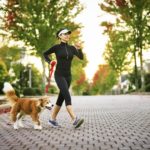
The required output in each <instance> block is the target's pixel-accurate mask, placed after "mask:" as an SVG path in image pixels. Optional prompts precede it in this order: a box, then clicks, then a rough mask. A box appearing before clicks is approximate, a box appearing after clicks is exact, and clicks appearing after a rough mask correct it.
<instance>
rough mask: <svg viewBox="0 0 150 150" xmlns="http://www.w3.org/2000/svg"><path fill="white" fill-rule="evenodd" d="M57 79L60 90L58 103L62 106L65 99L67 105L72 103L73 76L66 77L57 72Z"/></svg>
mask: <svg viewBox="0 0 150 150" xmlns="http://www.w3.org/2000/svg"><path fill="white" fill-rule="evenodd" d="M55 81H56V83H57V86H58V88H59V90H60V92H59V95H58V98H57V102H56V105H58V106H60V107H61V106H62V104H63V101H64V100H65V104H66V106H67V105H71V96H70V93H69V87H70V84H71V76H67V77H64V76H60V75H57V74H55Z"/></svg>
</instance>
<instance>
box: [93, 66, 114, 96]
mask: <svg viewBox="0 0 150 150" xmlns="http://www.w3.org/2000/svg"><path fill="white" fill-rule="evenodd" d="M116 77H117V75H116V73H115V71H113V70H112V69H111V68H110V67H109V65H99V68H98V70H97V71H96V73H95V75H94V77H93V82H92V85H91V94H94V95H95V94H96V95H97V94H105V93H107V92H109V91H110V90H111V88H112V87H113V86H114V85H115V84H116V82H117V80H116Z"/></svg>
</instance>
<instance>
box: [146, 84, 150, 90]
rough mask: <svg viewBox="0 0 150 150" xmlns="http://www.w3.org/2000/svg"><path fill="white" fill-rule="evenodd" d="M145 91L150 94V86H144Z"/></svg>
mask: <svg viewBox="0 0 150 150" xmlns="http://www.w3.org/2000/svg"><path fill="white" fill-rule="evenodd" d="M145 91H146V92H150V84H147V85H146V87H145Z"/></svg>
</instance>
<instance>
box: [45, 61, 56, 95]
mask: <svg viewBox="0 0 150 150" xmlns="http://www.w3.org/2000/svg"><path fill="white" fill-rule="evenodd" d="M55 65H56V61H52V62H51V63H50V68H49V78H48V84H47V85H46V86H45V93H48V89H49V87H50V81H51V78H52V74H53V72H54V67H55Z"/></svg>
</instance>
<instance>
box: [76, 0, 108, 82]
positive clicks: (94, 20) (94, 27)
mask: <svg viewBox="0 0 150 150" xmlns="http://www.w3.org/2000/svg"><path fill="white" fill-rule="evenodd" d="M80 1H81V3H82V4H83V5H84V7H85V9H84V10H83V11H82V12H81V14H79V15H78V17H77V18H76V19H75V21H77V22H80V23H82V25H83V28H82V29H81V34H82V37H81V40H82V41H83V42H84V45H83V52H84V53H85V54H86V56H87V59H88V65H87V66H86V68H85V72H86V76H87V78H88V79H89V80H91V79H92V77H93V75H94V73H95V72H96V70H97V69H98V65H100V64H103V63H105V62H104V60H103V57H102V55H103V52H104V49H105V44H106V42H107V37H106V36H104V35H103V34H102V33H103V28H102V27H100V22H101V21H102V19H104V14H103V12H102V11H101V10H100V7H99V6H98V3H100V0H88V1H87V0H80Z"/></svg>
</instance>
